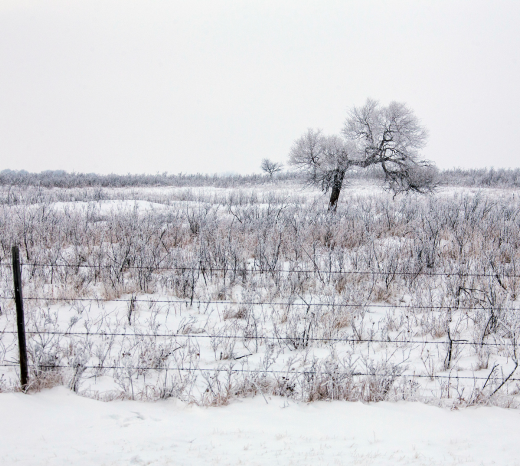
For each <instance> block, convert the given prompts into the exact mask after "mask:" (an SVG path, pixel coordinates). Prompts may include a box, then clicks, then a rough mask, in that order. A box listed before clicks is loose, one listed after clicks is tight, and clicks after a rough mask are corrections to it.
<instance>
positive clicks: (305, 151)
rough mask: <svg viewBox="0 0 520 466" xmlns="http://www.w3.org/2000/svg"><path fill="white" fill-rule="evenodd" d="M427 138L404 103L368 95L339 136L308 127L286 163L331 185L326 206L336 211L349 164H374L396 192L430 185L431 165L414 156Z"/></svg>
mask: <svg viewBox="0 0 520 466" xmlns="http://www.w3.org/2000/svg"><path fill="white" fill-rule="evenodd" d="M426 138H427V132H426V129H425V128H424V127H423V126H421V124H420V123H419V120H418V118H417V117H416V116H415V115H414V113H413V112H412V110H410V109H409V108H408V107H407V106H406V105H405V104H403V103H398V102H392V103H390V105H388V106H387V107H383V106H381V105H380V104H379V103H378V102H376V101H374V100H370V99H369V100H367V102H366V103H365V105H364V106H363V107H354V108H352V110H351V111H350V112H349V115H348V118H347V121H346V122H345V126H344V127H343V131H342V136H325V135H323V134H322V132H321V131H320V130H312V129H309V130H307V132H306V133H305V134H304V135H303V136H301V137H300V138H299V139H298V140H296V141H295V143H294V145H293V147H292V149H291V152H290V155H289V164H290V165H292V166H294V167H295V168H296V169H298V170H300V171H302V172H304V173H305V174H306V177H307V182H309V183H311V184H314V185H318V186H320V187H321V189H322V190H323V191H324V192H328V191H329V190H330V191H331V194H330V200H329V211H335V210H336V207H337V202H338V199H339V195H340V193H341V188H342V187H343V180H344V178H345V174H346V173H347V171H348V170H349V169H350V168H351V167H360V168H368V167H370V166H379V167H380V168H381V170H382V172H383V174H384V177H385V182H386V183H387V186H388V188H389V189H391V190H393V191H394V193H395V194H398V193H402V192H409V191H413V192H419V193H426V192H430V191H432V190H433V189H434V187H435V180H436V173H437V172H436V169H435V167H434V165H433V164H431V163H430V162H428V161H426V160H420V158H419V150H420V149H421V148H422V147H424V145H425V143H426Z"/></svg>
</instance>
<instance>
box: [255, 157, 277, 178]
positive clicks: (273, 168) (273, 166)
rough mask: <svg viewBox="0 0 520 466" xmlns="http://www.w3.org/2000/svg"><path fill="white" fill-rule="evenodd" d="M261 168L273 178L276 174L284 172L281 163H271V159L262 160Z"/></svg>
mask: <svg viewBox="0 0 520 466" xmlns="http://www.w3.org/2000/svg"><path fill="white" fill-rule="evenodd" d="M260 168H261V169H262V171H264V172H265V173H267V174H268V175H269V176H270V177H271V178H272V177H273V175H274V174H275V173H278V172H280V171H282V168H283V165H282V164H281V163H276V162H271V161H270V160H269V159H264V160H262V165H261V166H260Z"/></svg>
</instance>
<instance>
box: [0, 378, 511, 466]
mask: <svg viewBox="0 0 520 466" xmlns="http://www.w3.org/2000/svg"><path fill="white" fill-rule="evenodd" d="M267 402H268V404H266V402H265V401H264V399H263V398H262V397H260V396H258V397H255V398H253V399H244V400H237V401H234V402H233V403H231V404H230V405H229V406H224V407H217V408H206V407H198V406H194V405H190V406H187V405H185V404H182V403H180V402H178V401H175V400H167V401H159V402H153V403H151V402H138V401H112V402H110V403H103V402H100V401H95V400H91V399H88V398H84V397H80V396H78V395H75V394H74V393H72V392H71V391H70V390H67V389H66V388H63V387H57V388H53V389H51V390H44V391H42V392H40V393H36V394H31V395H23V394H20V393H3V394H0V412H1V413H2V422H1V423H0V456H1V458H2V465H5V466H8V465H9V466H10V465H36V464H37V465H56V466H58V465H70V464H74V465H76V466H83V465H85V466H86V465H94V464H95V465H97V466H109V465H132V464H135V465H158V466H159V465H179V466H180V465H201V466H202V465H251V466H254V465H265V466H270V465H288V466H289V465H295V466H296V465H298V466H307V465H324V466H325V465H331V466H332V465H394V464H395V465H425V466H426V465H427V466H433V465H442V466H446V465H468V466H469V465H474V466H481V465H501V466H513V465H518V464H520V443H519V442H518V437H519V434H520V427H519V426H520V413H519V412H518V411H517V410H506V409H503V408H496V407H493V408H490V407H480V408H466V409H463V410H455V411H450V410H448V409H445V408H438V407H433V406H428V405H424V404H422V403H410V402H398V403H388V402H381V403H374V404H362V403H359V402H358V403H346V402H340V401H334V402H321V401H320V402H315V403H295V402H287V401H286V400H284V399H282V398H280V397H269V398H268V399H267Z"/></svg>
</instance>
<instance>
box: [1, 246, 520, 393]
mask: <svg viewBox="0 0 520 466" xmlns="http://www.w3.org/2000/svg"><path fill="white" fill-rule="evenodd" d="M23 266H25V267H44V268H53V267H66V268H73V269H80V268H93V269H102V268H113V267H114V266H113V265H107V264H99V265H93V264H72V263H61V264H59V263H54V264H43V263H31V262H25V263H22V262H21V261H20V257H19V250H18V247H17V246H13V248H12V264H8V263H5V262H0V267H8V268H12V271H13V283H14V287H13V295H12V296H0V300H13V299H14V301H15V305H16V315H17V331H7V330H0V335H2V334H11V335H17V336H18V346H19V361H18V362H16V361H10V362H7V363H4V364H0V367H9V368H16V367H19V368H20V383H21V387H22V390H23V391H26V390H27V388H28V387H29V371H28V370H29V368H33V369H34V368H37V369H58V368H59V369H73V368H74V366H73V365H60V364H52V365H45V364H29V363H28V358H27V349H26V335H27V334H28V335H30V336H32V335H60V336H80V337H91V336H103V337H109V336H112V337H137V338H139V337H153V338H194V339H199V338H200V339H204V338H210V339H211V338H220V339H234V340H237V339H247V340H262V341H268V340H274V341H284V340H293V339H294V337H288V336H285V337H284V336H281V335H276V336H270V335H262V336H254V335H247V336H240V335H220V334H208V333H175V332H170V333H139V332H133V333H131V332H104V331H101V332H90V331H86V332H72V331H51V330H44V331H41V330H37V329H26V328H25V319H24V309H23V301H24V300H31V301H46V302H85V301H86V302H101V301H105V300H104V299H102V298H78V297H52V296H51V297H49V296H47V297H45V296H27V297H23V293H22V281H21V269H22V267H23ZM124 268H125V269H128V270H130V269H141V270H152V271H180V272H185V271H192V272H199V273H202V274H204V273H213V272H233V273H247V274H248V273H251V274H253V273H259V274H273V273H277V274H324V275H326V274H340V275H373V276H376V275H379V276H387V275H389V274H392V275H396V276H419V275H423V276H432V277H461V278H464V277H478V278H493V279H495V278H498V279H500V278H520V275H516V274H505V273H500V272H495V271H494V272H493V273H489V272H481V273H479V272H465V271H448V272H433V271H421V270H420V271H413V272H404V271H403V272H400V271H392V272H383V271H378V270H354V271H352V270H350V271H349V270H320V269H318V268H314V269H288V270H283V269H263V268H240V267H235V268H229V267H210V266H207V267H205V266H197V267H190V266H178V267H160V266H157V267H146V266H126V265H125V266H124ZM109 301H110V302H125V303H148V304H152V303H162V304H186V305H188V304H189V305H191V306H193V305H199V306H200V305H210V304H216V305H223V304H225V305H237V306H240V305H247V306H263V305H269V306H304V307H307V308H310V307H312V306H329V307H338V308H339V307H347V308H349V307H351V308H360V307H366V308H385V309H422V310H443V309H445V310H448V309H454V308H455V307H454V306H450V305H425V306H422V305H414V304H374V303H336V302H322V301H320V302H295V301H294V300H291V301H281V300H280V301H261V300H259V301H252V300H250V301H233V300H200V299H141V298H136V297H132V298H128V299H126V298H115V299H110V300H109ZM456 309H457V310H464V311H477V310H482V309H484V308H483V307H474V306H457V307H456ZM493 309H494V311H501V310H507V311H512V312H518V311H520V308H515V307H500V306H494V307H493ZM306 340H307V341H308V342H310V341H313V342H330V343H349V344H353V345H355V344H364V343H367V344H375V343H378V344H390V345H451V344H457V345H467V346H478V347H488V346H490V347H513V348H514V352H515V354H516V348H517V347H518V345H519V343H518V342H516V341H512V342H484V341H480V342H477V341H468V340H461V339H451V338H450V339H449V340H443V341H436V340H417V339H390V338H387V339H377V338H362V337H336V338H316V337H307V338H306ZM242 357H243V356H242ZM240 358H241V357H239V358H236V359H237V360H238V359H240ZM81 367H82V369H107V370H108V369H113V370H119V369H121V370H122V369H126V370H155V371H164V370H166V371H168V370H169V371H179V372H196V371H198V372H208V373H210V372H214V373H218V372H225V373H246V374H252V373H261V374H285V375H289V374H290V375H291V376H299V375H301V376H312V375H315V374H317V372H316V371H314V370H299V371H295V370H267V369H262V368H259V369H249V368H247V369H246V368H234V367H232V366H229V367H226V368H222V367H171V366H170V365H169V364H168V365H164V366H162V367H161V366H144V365H138V366H132V365H103V366H99V365H97V366H96V365H88V364H83V365H82V366H81ZM517 367H518V363H516V366H515V368H514V370H513V371H512V372H511V373H510V374H509V375H508V376H506V377H504V376H502V378H501V380H499V381H498V383H497V385H498V388H497V389H495V391H494V392H493V393H496V392H497V391H498V390H499V389H500V388H501V387H503V386H504V385H505V384H506V383H507V382H519V381H520V378H514V377H513V375H514V373H515V371H516V368H517ZM495 369H496V367H495V366H494V367H493V368H492V369H491V371H490V373H489V375H488V376H477V375H472V376H465V375H458V374H452V373H451V371H450V373H449V374H447V375H442V374H441V375H439V374H416V373H415V372H414V373H402V374H401V375H400V377H403V378H407V379H415V378H419V379H422V378H426V379H429V380H436V379H439V380H445V379H448V380H459V379H461V380H473V381H475V382H476V381H478V380H481V381H485V384H487V383H488V382H489V381H490V380H491V379H493V378H494V379H496V378H497V377H498V376H497V374H496V372H495ZM348 375H349V376H350V377H372V376H374V375H375V374H374V373H371V372H359V371H350V372H349V374H348ZM485 384H484V385H485Z"/></svg>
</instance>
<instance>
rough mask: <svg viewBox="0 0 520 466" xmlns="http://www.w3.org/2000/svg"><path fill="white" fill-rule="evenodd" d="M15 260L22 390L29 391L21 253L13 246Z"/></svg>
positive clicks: (15, 295) (14, 275)
mask: <svg viewBox="0 0 520 466" xmlns="http://www.w3.org/2000/svg"><path fill="white" fill-rule="evenodd" d="M11 254H12V259H13V282H14V300H15V302H16V325H17V327H18V348H19V350H20V381H21V384H22V390H23V391H25V390H26V389H27V382H28V378H29V376H28V372H27V347H26V344H25V319H24V315H23V296H22V273H21V268H20V251H19V250H18V246H13V248H12V250H11Z"/></svg>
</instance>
